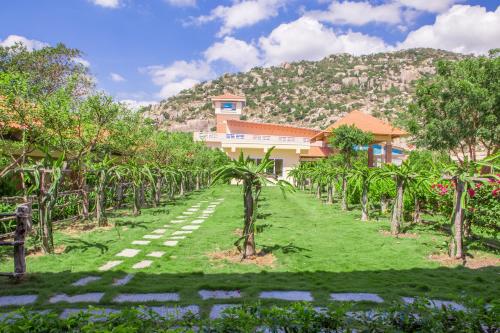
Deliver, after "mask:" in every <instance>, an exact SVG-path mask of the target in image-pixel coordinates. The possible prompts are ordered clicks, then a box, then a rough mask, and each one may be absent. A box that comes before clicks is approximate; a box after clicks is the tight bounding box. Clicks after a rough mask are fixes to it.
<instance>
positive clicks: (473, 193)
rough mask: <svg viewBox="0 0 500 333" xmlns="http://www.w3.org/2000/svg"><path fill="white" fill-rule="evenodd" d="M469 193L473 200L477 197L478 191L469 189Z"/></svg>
mask: <svg viewBox="0 0 500 333" xmlns="http://www.w3.org/2000/svg"><path fill="white" fill-rule="evenodd" d="M467 192H469V196H470V197H471V198H474V196H475V195H476V191H474V189H472V188H469V189H467Z"/></svg>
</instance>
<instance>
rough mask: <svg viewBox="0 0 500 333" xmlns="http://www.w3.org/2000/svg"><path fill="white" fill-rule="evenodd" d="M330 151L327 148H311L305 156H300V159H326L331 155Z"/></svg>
mask: <svg viewBox="0 0 500 333" xmlns="http://www.w3.org/2000/svg"><path fill="white" fill-rule="evenodd" d="M332 152H333V151H332V149H331V148H329V147H317V146H311V147H310V148H309V151H308V152H307V154H302V155H300V157H327V156H330V155H331V154H332Z"/></svg>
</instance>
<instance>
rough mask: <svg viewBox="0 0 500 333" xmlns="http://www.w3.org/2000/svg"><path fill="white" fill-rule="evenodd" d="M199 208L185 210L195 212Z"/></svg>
mask: <svg viewBox="0 0 500 333" xmlns="http://www.w3.org/2000/svg"><path fill="white" fill-rule="evenodd" d="M198 210H199V209H198V208H189V209H188V210H187V211H188V212H197V211H198Z"/></svg>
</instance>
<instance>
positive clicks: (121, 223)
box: [115, 220, 148, 229]
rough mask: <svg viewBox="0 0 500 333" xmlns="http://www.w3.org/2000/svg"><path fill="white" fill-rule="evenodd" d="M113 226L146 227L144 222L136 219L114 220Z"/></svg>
mask: <svg viewBox="0 0 500 333" xmlns="http://www.w3.org/2000/svg"><path fill="white" fill-rule="evenodd" d="M115 227H127V228H130V229H135V228H141V229H147V228H148V226H147V225H146V224H145V223H144V222H136V221H120V220H117V221H115Z"/></svg>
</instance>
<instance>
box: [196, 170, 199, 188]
mask: <svg viewBox="0 0 500 333" xmlns="http://www.w3.org/2000/svg"><path fill="white" fill-rule="evenodd" d="M199 190H200V175H199V174H196V191H199Z"/></svg>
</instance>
